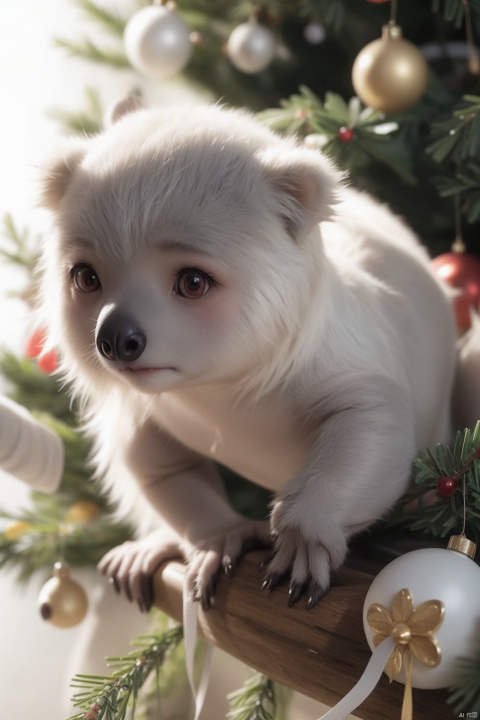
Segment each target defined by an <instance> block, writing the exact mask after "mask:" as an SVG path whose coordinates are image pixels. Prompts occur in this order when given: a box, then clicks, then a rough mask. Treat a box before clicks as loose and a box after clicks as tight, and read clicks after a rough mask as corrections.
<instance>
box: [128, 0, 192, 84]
mask: <svg viewBox="0 0 480 720" xmlns="http://www.w3.org/2000/svg"><path fill="white" fill-rule="evenodd" d="M123 42H124V47H125V53H126V55H127V58H128V60H129V61H130V63H131V64H132V65H133V67H134V68H135V69H136V70H138V71H139V72H141V73H144V74H145V75H148V76H149V77H155V78H165V77H169V76H170V75H175V73H177V72H179V71H180V70H182V68H184V67H185V65H186V64H187V62H188V61H189V59H190V56H191V54H192V43H191V42H190V33H189V30H188V28H187V27H186V25H185V23H184V22H183V20H182V19H181V18H180V17H179V15H178V14H177V13H176V12H175V10H172V9H170V8H167V7H163V6H160V5H148V6H147V7H144V8H142V9H141V10H139V11H138V12H136V13H135V14H134V15H132V17H131V18H130V20H129V21H128V22H127V24H126V27H125V32H124V35H123Z"/></svg>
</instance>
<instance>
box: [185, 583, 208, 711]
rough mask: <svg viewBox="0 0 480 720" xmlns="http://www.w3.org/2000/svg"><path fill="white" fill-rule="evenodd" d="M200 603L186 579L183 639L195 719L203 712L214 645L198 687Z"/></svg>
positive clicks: (205, 659)
mask: <svg viewBox="0 0 480 720" xmlns="http://www.w3.org/2000/svg"><path fill="white" fill-rule="evenodd" d="M197 623H198V603H196V602H194V601H193V598H192V593H191V590H190V588H189V587H187V582H186V580H185V582H184V584H183V640H184V644H185V665H186V667H187V676H188V682H189V683H190V688H191V690H192V695H193V699H194V701H195V720H198V718H199V717H200V713H201V712H202V708H203V703H204V702H205V695H206V694H207V688H208V682H209V680H210V673H211V667H212V657H213V645H210V644H208V645H207V649H206V651H205V657H204V659H203V667H202V673H201V675H200V681H199V683H198V688H196V687H195V679H194V668H195V646H196V644H197Z"/></svg>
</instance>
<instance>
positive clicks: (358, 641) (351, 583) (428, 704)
mask: <svg viewBox="0 0 480 720" xmlns="http://www.w3.org/2000/svg"><path fill="white" fill-rule="evenodd" d="M263 557H264V554H263V553H260V552H252V553H249V554H248V555H247V556H245V558H244V559H243V560H242V562H241V563H240V565H239V566H238V568H237V569H236V573H235V577H234V578H233V579H228V578H226V577H224V576H222V577H221V578H220V579H219V582H218V588H217V593H216V596H215V604H214V606H213V607H212V609H211V610H209V611H208V612H207V613H204V612H202V611H201V610H200V614H199V624H200V632H201V634H202V635H203V636H204V637H205V638H206V639H207V640H209V641H210V642H211V643H213V644H214V645H217V646H218V647H220V648H222V649H223V650H225V651H226V652H227V653H229V654H231V655H233V656H235V657H236V658H238V659H239V660H241V661H243V662H244V663H246V664H247V665H249V666H250V667H252V668H255V669H256V670H259V671H261V672H263V673H265V674H266V675H268V676H269V677H271V678H273V679H274V680H277V681H278V682H280V683H282V684H283V685H286V686H288V687H291V688H293V689H294V690H297V691H299V692H301V693H304V694H305V695H307V696H309V697H311V698H314V699H316V700H319V701H321V702H323V703H326V704H327V705H330V706H332V705H334V704H335V703H337V702H338V701H339V700H341V698H343V697H344V696H345V695H346V694H347V692H348V691H349V690H350V689H351V688H352V687H353V686H354V684H355V683H356V681H357V680H358V679H359V678H360V676H361V675H362V673H363V671H364V669H365V667H366V665H367V662H368V660H369V658H370V656H371V652H370V649H369V647H368V644H367V641H366V640H365V636H364V632H363V621H362V610H363V603H364V599H365V595H366V593H367V590H368V588H369V585H370V583H371V581H372V579H373V578H372V577H371V576H370V575H366V574H364V573H360V572H358V571H355V570H349V569H346V568H342V569H341V571H340V572H339V573H338V575H337V576H336V577H335V578H334V581H333V584H332V588H331V590H330V591H329V593H328V594H327V595H326V596H325V597H324V598H322V600H321V601H320V602H319V604H318V605H317V607H316V608H315V609H313V610H308V611H307V610H306V609H305V607H304V603H302V601H301V600H300V601H299V602H298V603H297V604H296V605H295V606H294V607H292V608H288V607H287V596H288V590H287V588H286V587H279V588H276V589H275V590H274V591H273V592H272V593H270V594H267V593H265V592H264V591H262V590H261V583H262V579H263V577H262V573H261V572H260V571H259V569H258V565H259V563H260V561H261V559H262V558H263ZM183 575H184V566H183V565H182V564H180V563H177V562H170V563H168V564H166V565H163V566H162V567H161V568H160V569H159V570H158V571H157V573H156V574H155V577H154V593H155V598H156V603H155V604H156V606H157V607H158V608H160V609H161V610H163V611H165V612H166V613H168V614H169V615H170V616H172V617H174V618H175V619H177V620H178V621H180V622H181V620H182V584H183ZM402 698H403V685H400V684H399V683H396V682H394V683H392V684H391V685H390V684H389V682H388V679H387V678H386V677H385V676H383V677H382V679H381V681H380V683H379V684H378V686H377V688H376V690H375V691H374V692H373V693H372V695H371V696H370V697H369V698H367V700H365V702H364V703H362V705H361V706H360V707H359V708H358V709H357V710H356V711H355V715H357V716H358V717H359V718H363V719H364V720H396V719H397V718H398V720H400V713H401V707H402ZM445 698H446V694H445V692H444V691H438V690H437V691H432V690H414V691H413V705H414V720H451V718H454V717H458V713H454V712H453V710H452V708H450V707H449V706H448V705H446V702H445ZM312 720H315V719H314V718H312Z"/></svg>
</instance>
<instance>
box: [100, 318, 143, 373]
mask: <svg viewBox="0 0 480 720" xmlns="http://www.w3.org/2000/svg"><path fill="white" fill-rule="evenodd" d="M96 342H97V348H98V352H99V353H100V355H103V357H104V358H106V359H107V360H119V361H121V362H133V361H134V360H138V358H139V357H140V356H141V355H142V353H143V351H144V350H145V347H146V345H147V338H146V336H145V333H144V332H143V330H140V329H139V327H138V326H137V323H136V322H135V320H133V318H131V317H129V316H128V315H123V314H120V313H116V312H113V313H111V314H110V315H109V316H108V317H106V318H105V320H104V321H103V323H102V324H101V326H100V328H99V330H98V333H97V340H96Z"/></svg>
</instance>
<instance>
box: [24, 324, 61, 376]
mask: <svg viewBox="0 0 480 720" xmlns="http://www.w3.org/2000/svg"><path fill="white" fill-rule="evenodd" d="M46 337H47V331H46V330H45V329H44V328H39V329H38V330H34V331H33V333H32V334H31V335H30V337H29V338H28V340H27V344H26V346H25V355H26V356H27V357H28V358H30V360H33V359H34V358H37V365H38V367H39V368H40V370H42V371H43V372H44V373H47V374H48V375H51V373H53V372H55V370H56V369H57V367H58V354H57V351H56V350H55V349H52V350H49V351H48V352H46V353H44V352H43V347H44V345H45V340H46ZM42 353H43V354H42Z"/></svg>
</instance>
